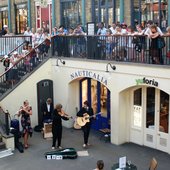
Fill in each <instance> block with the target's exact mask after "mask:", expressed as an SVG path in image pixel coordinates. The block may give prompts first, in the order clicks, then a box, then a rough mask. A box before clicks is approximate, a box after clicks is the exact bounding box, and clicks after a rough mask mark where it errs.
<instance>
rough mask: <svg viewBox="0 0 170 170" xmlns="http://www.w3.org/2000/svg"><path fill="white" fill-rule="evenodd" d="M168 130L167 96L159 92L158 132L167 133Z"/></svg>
mask: <svg viewBox="0 0 170 170" xmlns="http://www.w3.org/2000/svg"><path fill="white" fill-rule="evenodd" d="M168 129H169V95H168V94H167V93H165V92H163V91H160V114H159V131H161V132H165V133H168Z"/></svg>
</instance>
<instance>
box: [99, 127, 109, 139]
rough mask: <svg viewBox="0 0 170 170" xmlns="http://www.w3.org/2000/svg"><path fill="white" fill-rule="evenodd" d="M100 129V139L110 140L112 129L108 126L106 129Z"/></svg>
mask: <svg viewBox="0 0 170 170" xmlns="http://www.w3.org/2000/svg"><path fill="white" fill-rule="evenodd" d="M99 131H100V132H101V133H102V134H101V136H100V140H101V139H104V140H105V142H109V141H110V132H111V131H110V129H108V128H104V129H99Z"/></svg>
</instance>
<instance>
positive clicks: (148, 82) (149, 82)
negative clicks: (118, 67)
mask: <svg viewBox="0 0 170 170" xmlns="http://www.w3.org/2000/svg"><path fill="white" fill-rule="evenodd" d="M136 84H137V85H140V84H149V85H152V86H156V87H158V82H157V81H155V80H154V79H152V80H149V79H146V78H145V77H144V78H143V79H136Z"/></svg>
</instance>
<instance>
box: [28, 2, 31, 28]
mask: <svg viewBox="0 0 170 170" xmlns="http://www.w3.org/2000/svg"><path fill="white" fill-rule="evenodd" d="M27 6H28V27H30V28H31V0H28V2H27Z"/></svg>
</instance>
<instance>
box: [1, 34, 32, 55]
mask: <svg viewBox="0 0 170 170" xmlns="http://www.w3.org/2000/svg"><path fill="white" fill-rule="evenodd" d="M26 41H27V42H30V43H32V36H2V37H0V56H4V55H9V54H10V53H11V52H12V51H15V50H16V51H18V53H21V52H22V49H23V48H22V45H23V44H24V43H25V42H26Z"/></svg>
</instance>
